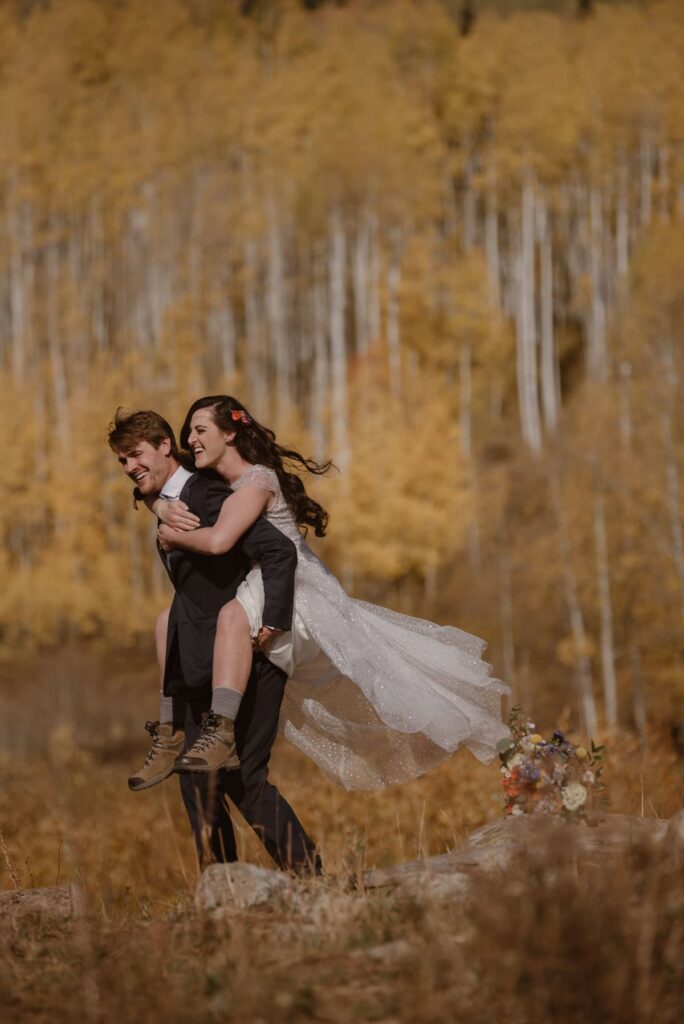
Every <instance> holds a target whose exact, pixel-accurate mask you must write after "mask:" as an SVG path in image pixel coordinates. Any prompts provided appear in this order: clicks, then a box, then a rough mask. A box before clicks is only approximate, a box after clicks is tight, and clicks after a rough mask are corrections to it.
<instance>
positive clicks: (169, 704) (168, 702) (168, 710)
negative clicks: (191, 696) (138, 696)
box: [159, 693, 173, 725]
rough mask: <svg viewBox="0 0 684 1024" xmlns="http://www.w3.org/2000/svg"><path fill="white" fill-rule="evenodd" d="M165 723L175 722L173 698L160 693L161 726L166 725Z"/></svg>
mask: <svg viewBox="0 0 684 1024" xmlns="http://www.w3.org/2000/svg"><path fill="white" fill-rule="evenodd" d="M165 722H173V697H165V696H164V694H163V693H160V695H159V724H160V725H164V723H165Z"/></svg>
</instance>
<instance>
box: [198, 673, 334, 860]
mask: <svg viewBox="0 0 684 1024" xmlns="http://www.w3.org/2000/svg"><path fill="white" fill-rule="evenodd" d="M286 678H287V677H286V675H285V673H284V672H282V671H281V670H280V669H279V668H276V666H275V665H272V664H271V662H270V661H268V660H267V659H266V658H265V657H264V656H263V655H262V654H256V655H255V657H254V663H253V665H252V672H251V675H250V677H249V683H248V685H247V691H246V693H245V695H244V697H243V698H242V704H241V705H240V713H239V714H238V717H237V721H236V723H235V741H236V745H237V751H238V755H239V757H240V769H239V770H238V771H221V772H218V773H217V774H216V775H201V774H197V773H192V774H184V775H181V792H182V795H183V801H184V803H185V809H186V810H187V812H188V817H189V818H190V824H191V826H192V830H193V833H194V836H195V842H196V843H197V849H198V852H199V855H200V861H201V862H203V863H206V862H207V861H208V860H210V859H212V858H213V859H215V860H217V861H220V862H225V861H234V860H237V851H236V847H235V834H234V832H233V826H232V823H231V820H230V813H229V811H228V808H227V806H226V803H225V797H226V796H228V797H230V799H231V800H232V801H233V803H234V804H235V805H236V806H237V807H238V808H239V810H240V812H241V814H242V815H243V816H244V817H245V819H246V820H247V821H248V822H249V824H250V825H251V826H252V828H253V829H254V831H255V832H256V834H257V835H258V836H259V838H260V839H261V841H262V842H263V844H264V846H265V847H266V849H267V850H268V852H269V853H270V855H271V857H273V859H274V861H275V862H276V864H277V865H278V866H279V867H280V868H287V869H291V870H295V871H318V870H320V865H319V861H318V858H317V856H316V853H315V847H314V844H313V842H312V841H311V839H309V837H308V836H307V834H306V832H305V831H304V828H303V827H302V825H301V822H300V821H299V819H298V818H297V815H296V814H295V813H294V811H293V810H292V808H291V807H290V805H289V804H288V802H287V800H285V799H284V798H283V797H282V796H281V795H280V793H279V792H278V790H277V789H276V787H275V786H273V785H272V784H271V783H270V782H269V781H268V762H269V760H270V757H271V748H272V747H273V744H274V742H275V738H276V735H277V732H278V715H279V713H280V705H281V704H282V700H283V694H284V691H285V682H286ZM210 705H211V690H210V689H205V688H202V691H201V693H198V695H197V697H191V698H190V699H189V700H188V701H187V704H186V718H185V735H186V748H187V747H189V746H190V745H191V744H192V743H194V741H195V740H196V739H197V736H198V735H199V731H200V725H201V716H202V713H203V712H205V711H208V710H209V707H210ZM207 845H208V846H209V851H210V852H209V851H208V850H207Z"/></svg>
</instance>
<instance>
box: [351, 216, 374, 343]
mask: <svg viewBox="0 0 684 1024" xmlns="http://www.w3.org/2000/svg"><path fill="white" fill-rule="evenodd" d="M369 271H370V225H369V221H368V216H367V214H366V212H365V211H364V212H362V214H361V216H360V218H359V225H358V228H357V231H356V238H355V239H354V256H353V279H354V327H355V340H356V351H357V353H358V354H359V355H360V356H364V355H366V353H367V352H368V348H369V345H370V338H371V330H370V316H369V280H368V279H369Z"/></svg>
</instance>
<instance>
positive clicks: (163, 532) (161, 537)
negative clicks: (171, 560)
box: [157, 523, 176, 551]
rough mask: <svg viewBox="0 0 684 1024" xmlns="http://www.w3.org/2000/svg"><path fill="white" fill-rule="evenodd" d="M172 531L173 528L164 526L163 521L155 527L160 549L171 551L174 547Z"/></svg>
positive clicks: (173, 531)
mask: <svg viewBox="0 0 684 1024" xmlns="http://www.w3.org/2000/svg"><path fill="white" fill-rule="evenodd" d="M174 533H175V530H172V529H171V527H170V526H164V524H163V523H162V525H161V526H158V527H157V540H158V541H159V547H160V548H161V549H162V551H173V549H174V548H175V547H176V545H175V543H174V540H173V535H174Z"/></svg>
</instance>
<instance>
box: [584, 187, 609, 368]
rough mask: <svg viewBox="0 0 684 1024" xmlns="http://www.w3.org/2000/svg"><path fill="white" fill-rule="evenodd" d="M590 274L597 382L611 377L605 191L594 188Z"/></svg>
mask: <svg viewBox="0 0 684 1024" xmlns="http://www.w3.org/2000/svg"><path fill="white" fill-rule="evenodd" d="M589 224H590V236H591V237H590V243H589V275H590V280H591V307H590V312H589V322H588V325H587V335H588V337H587V341H588V359H587V363H588V371H589V376H590V377H591V378H592V379H593V380H605V379H606V377H607V375H608V351H607V347H606V299H605V290H604V268H603V202H602V197H601V192H600V190H599V189H598V188H596V187H594V188H592V189H591V192H590V199H589Z"/></svg>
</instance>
